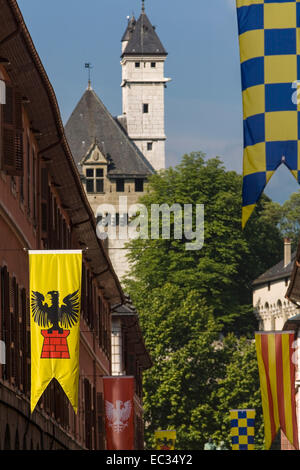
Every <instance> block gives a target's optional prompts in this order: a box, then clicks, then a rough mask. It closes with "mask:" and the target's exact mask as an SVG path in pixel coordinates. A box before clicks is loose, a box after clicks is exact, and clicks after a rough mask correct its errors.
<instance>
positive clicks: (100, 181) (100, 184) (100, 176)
mask: <svg viewBox="0 0 300 470" xmlns="http://www.w3.org/2000/svg"><path fill="white" fill-rule="evenodd" d="M96 192H97V193H103V192H104V173H103V168H97V169H96Z"/></svg>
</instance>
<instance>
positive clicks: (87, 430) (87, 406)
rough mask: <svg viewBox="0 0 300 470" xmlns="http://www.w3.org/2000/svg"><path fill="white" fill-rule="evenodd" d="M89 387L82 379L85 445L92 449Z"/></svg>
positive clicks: (87, 382)
mask: <svg viewBox="0 0 300 470" xmlns="http://www.w3.org/2000/svg"><path fill="white" fill-rule="evenodd" d="M91 398H92V397H91V386H90V383H89V381H88V380H87V379H84V401H85V445H86V447H87V448H88V449H91V448H92V409H91Z"/></svg>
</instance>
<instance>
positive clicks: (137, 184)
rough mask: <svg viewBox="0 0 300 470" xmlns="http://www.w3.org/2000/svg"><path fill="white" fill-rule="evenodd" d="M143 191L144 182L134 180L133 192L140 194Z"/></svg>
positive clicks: (139, 179)
mask: <svg viewBox="0 0 300 470" xmlns="http://www.w3.org/2000/svg"><path fill="white" fill-rule="evenodd" d="M143 191H144V180H143V179H141V178H138V179H136V180H135V192H136V193H142V192H143Z"/></svg>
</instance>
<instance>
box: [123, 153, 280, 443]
mask: <svg viewBox="0 0 300 470" xmlns="http://www.w3.org/2000/svg"><path fill="white" fill-rule="evenodd" d="M241 192H242V177H241V176H240V175H238V174H237V173H235V172H233V171H226V170H225V168H224V166H223V165H222V162H221V161H220V160H219V159H218V158H214V159H210V160H205V156H204V155H203V154H202V153H201V152H195V153H192V154H190V155H185V156H184V157H183V160H182V163H181V164H180V165H178V166H177V167H175V168H169V169H167V170H165V171H163V172H161V173H159V174H156V175H154V176H153V177H151V179H150V191H149V194H147V195H146V196H144V197H143V198H142V200H141V202H143V203H144V204H145V205H146V207H147V209H148V212H149V213H150V211H151V204H163V203H166V204H168V205H169V206H172V205H173V204H175V203H179V204H181V205H183V204H193V205H194V206H195V205H196V204H204V205H205V243H204V246H203V248H202V249H201V250H198V251H197V250H196V251H188V250H186V245H185V243H186V241H187V240H186V239H185V238H182V239H179V240H177V239H172V237H171V239H169V240H165V239H162V238H160V239H157V240H151V239H145V240H142V239H137V240H133V241H132V242H131V243H130V244H129V247H130V255H129V258H130V261H131V262H132V263H133V264H132V271H131V277H130V278H128V279H127V280H126V286H127V291H128V293H129V294H130V296H131V298H132V300H133V302H134V304H135V306H136V308H137V310H138V311H139V315H140V321H141V326H142V329H143V332H144V337H145V342H146V346H147V348H148V349H149V351H150V354H151V357H152V359H153V363H154V365H153V367H152V368H151V369H150V370H149V371H147V372H146V373H145V374H144V393H145V397H144V406H145V422H146V423H147V426H146V440H147V445H148V447H151V446H153V434H154V431H155V430H157V429H159V428H160V429H164V428H168V429H176V431H177V448H178V449H202V448H204V445H205V443H206V442H208V441H209V439H210V438H212V437H214V439H216V440H217V441H218V443H220V442H221V441H224V442H225V441H226V443H227V445H228V434H229V423H228V420H229V416H228V413H229V408H239V407H244V406H247V407H249V406H250V407H252V406H255V407H257V408H259V397H258V390H259V388H258V375H257V368H256V366H255V359H254V356H253V354H254V350H253V345H252V343H249V342H247V341H246V339H243V338H241V336H243V335H247V336H248V337H249V338H250V339H253V333H254V329H255V328H256V320H255V317H254V314H253V309H252V289H251V283H252V281H253V280H254V279H255V278H256V277H257V276H258V275H260V274H261V273H263V272H264V271H265V270H266V269H268V268H269V267H271V266H272V265H273V264H275V263H276V262H277V261H279V260H280V257H281V252H282V242H281V238H280V234H279V231H278V229H277V227H276V222H274V221H273V220H272V219H270V220H267V219H264V220H263V221H262V214H263V213H264V207H265V205H266V204H268V203H269V202H270V201H269V199H268V198H266V197H265V196H263V197H262V199H261V201H259V203H258V205H257V207H256V210H255V212H254V214H253V215H252V217H251V218H250V220H249V222H248V224H247V226H246V229H245V230H244V231H243V230H242V229H241V205H242V201H241ZM171 224H172V231H171V233H174V217H172V218H171ZM193 224H194V227H195V218H194V220H193ZM230 332H234V336H228V334H229V333H230ZM221 334H222V335H225V340H222V339H221V338H222V336H220V335H221ZM227 336H228V338H227ZM238 338H239V339H238ZM249 344H250V346H251V347H250V346H249ZM251 348H252V349H251ZM226 388H228V396H227V395H226ZM247 389H248V390H247ZM247 397H248V399H247ZM254 397H255V398H254ZM258 416H259V413H258ZM258 422H259V421H258ZM226 436H227V437H226Z"/></svg>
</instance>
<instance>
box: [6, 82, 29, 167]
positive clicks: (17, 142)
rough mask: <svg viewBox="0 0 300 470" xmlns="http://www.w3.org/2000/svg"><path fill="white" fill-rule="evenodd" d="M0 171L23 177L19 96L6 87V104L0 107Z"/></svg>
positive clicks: (20, 101)
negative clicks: (0, 121) (0, 125)
mask: <svg viewBox="0 0 300 470" xmlns="http://www.w3.org/2000/svg"><path fill="white" fill-rule="evenodd" d="M2 109H3V112H2V121H3V124H2V152H1V169H2V170H4V171H5V172H6V173H8V174H9V175H14V176H22V175H23V171H24V169H23V123H22V100H21V95H20V94H19V93H18V92H17V91H16V90H15V89H14V88H13V87H12V86H11V85H8V84H7V85H6V104H5V105H3V106H2Z"/></svg>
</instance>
